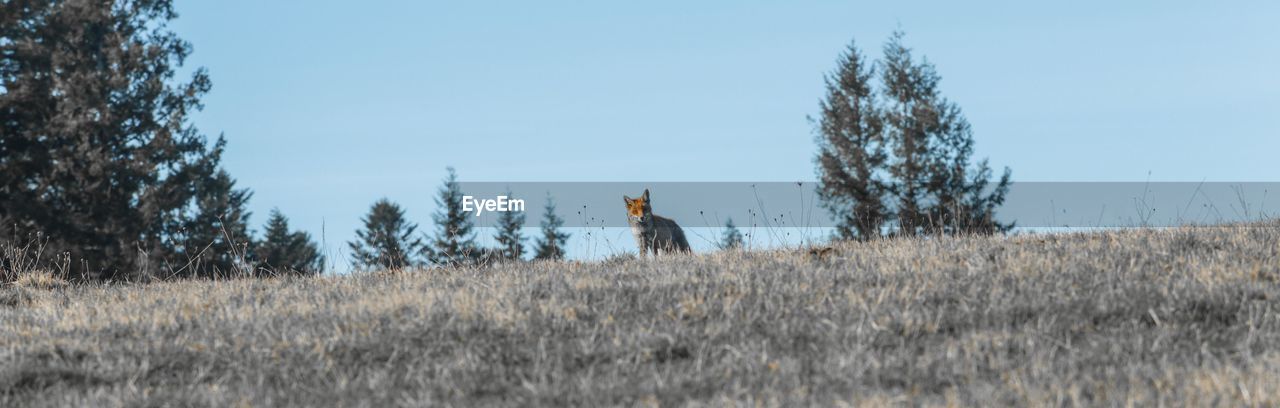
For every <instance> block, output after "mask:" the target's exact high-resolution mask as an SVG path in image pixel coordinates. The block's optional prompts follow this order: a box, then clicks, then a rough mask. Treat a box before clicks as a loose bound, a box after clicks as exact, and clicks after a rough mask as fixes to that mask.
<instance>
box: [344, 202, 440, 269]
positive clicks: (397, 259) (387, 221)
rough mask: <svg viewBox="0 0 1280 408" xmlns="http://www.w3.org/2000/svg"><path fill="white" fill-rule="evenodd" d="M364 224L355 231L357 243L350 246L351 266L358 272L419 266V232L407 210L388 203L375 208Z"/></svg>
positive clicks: (378, 204)
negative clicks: (410, 219) (361, 270)
mask: <svg viewBox="0 0 1280 408" xmlns="http://www.w3.org/2000/svg"><path fill="white" fill-rule="evenodd" d="M361 221H363V222H364V228H363V229H361V230H359V231H356V237H357V238H358V240H356V241H352V242H349V243H347V245H348V246H349V247H350V248H351V257H352V266H354V267H356V268H359V269H396V268H407V267H412V266H415V265H417V264H418V259H417V256H418V255H419V254H421V253H422V251H423V243H422V239H421V238H418V237H416V236H415V232H416V231H417V229H418V226H417V225H416V224H413V223H411V222H409V221H408V220H406V219H405V217H404V210H403V209H401V208H400V206H399V205H397V204H395V203H393V202H391V200H388V199H385V198H383V199H381V200H378V202H376V203H374V204H373V208H371V209H370V210H369V215H366V216H365V217H364V219H362V220H361Z"/></svg>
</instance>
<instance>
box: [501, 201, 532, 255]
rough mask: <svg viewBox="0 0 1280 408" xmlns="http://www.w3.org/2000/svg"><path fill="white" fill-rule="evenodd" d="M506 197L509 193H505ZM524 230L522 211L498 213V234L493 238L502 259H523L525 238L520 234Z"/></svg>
mask: <svg viewBox="0 0 1280 408" xmlns="http://www.w3.org/2000/svg"><path fill="white" fill-rule="evenodd" d="M507 197H511V191H510V190H508V191H507ZM523 229H524V212H523V211H503V212H499V213H498V234H497V236H495V237H494V240H495V241H498V252H499V255H500V256H501V258H502V259H506V260H520V259H522V258H523V257H524V241H525V239H526V238H525V236H524V234H523V233H522V231H523Z"/></svg>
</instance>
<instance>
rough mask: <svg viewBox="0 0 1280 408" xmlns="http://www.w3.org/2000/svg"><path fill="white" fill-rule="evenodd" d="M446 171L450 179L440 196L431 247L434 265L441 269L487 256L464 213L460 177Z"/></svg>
mask: <svg viewBox="0 0 1280 408" xmlns="http://www.w3.org/2000/svg"><path fill="white" fill-rule="evenodd" d="M446 170H447V171H448V172H449V175H448V176H447V177H446V178H445V179H444V185H442V186H441V187H440V190H439V192H438V195H437V196H436V207H437V210H436V213H435V215H434V216H433V217H432V218H433V219H434V220H435V223H436V235H435V239H433V240H432V244H431V253H430V262H431V263H432V264H435V265H441V266H453V265H471V264H475V263H476V262H478V261H479V259H480V257H481V255H483V254H482V253H481V251H480V249H479V247H477V246H476V243H475V233H474V231H473V230H474V229H475V225H474V224H473V223H472V221H471V218H469V217H468V214H467V213H466V212H464V211H462V195H463V194H462V188H461V186H459V185H458V173H457V172H455V171H454V170H453V167H448V168H446Z"/></svg>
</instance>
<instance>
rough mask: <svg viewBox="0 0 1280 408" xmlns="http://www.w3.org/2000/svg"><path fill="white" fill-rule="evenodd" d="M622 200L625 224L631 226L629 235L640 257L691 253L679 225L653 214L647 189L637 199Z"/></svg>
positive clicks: (623, 198) (624, 197)
mask: <svg viewBox="0 0 1280 408" xmlns="http://www.w3.org/2000/svg"><path fill="white" fill-rule="evenodd" d="M622 200H623V201H624V202H626V203H627V222H628V223H629V224H631V235H634V236H635V237H636V246H639V247H640V256H644V255H645V254H646V253H650V252H652V253H653V255H658V254H659V253H664V252H666V253H671V252H683V253H689V252H692V250H690V249H689V241H688V240H686V239H685V238H684V230H682V229H680V225H678V224H676V222H675V221H674V220H672V219H670V218H666V217H660V216H658V215H657V214H654V213H653V203H652V202H651V201H649V189H647V188H646V189H644V194H643V195H641V196H640V197H638V198H631V197H627V196H626V195H623V196H622Z"/></svg>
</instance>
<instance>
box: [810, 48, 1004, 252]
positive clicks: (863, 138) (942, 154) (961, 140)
mask: <svg viewBox="0 0 1280 408" xmlns="http://www.w3.org/2000/svg"><path fill="white" fill-rule="evenodd" d="M903 37H904V34H903V33H902V32H895V33H894V34H893V36H892V37H890V39H889V41H887V42H886V43H885V45H884V59H883V60H881V61H879V62H878V66H879V76H878V78H879V80H880V84H879V85H880V86H879V92H876V90H875V89H874V88H873V87H872V86H871V84H870V80H871V79H872V78H873V77H874V76H875V75H873V74H874V70H872V69H871V68H868V67H866V64H865V63H864V62H863V60H862V58H861V57H860V56H859V54H858V51H857V49H856V48H854V47H853V46H850V47H849V50H848V51H847V52H846V53H845V54H844V55H842V56H841V60H840V61H841V64H840V67H839V68H838V69H837V70H836V72H835V73H834V74H832V75H830V76H828V77H827V81H826V83H827V98H826V99H825V100H824V101H823V102H822V104H821V107H822V118H821V119H820V120H819V121H818V127H817V132H818V147H819V153H818V158H817V160H816V161H817V164H818V173H819V176H820V184H821V186H820V189H819V193H820V195H819V197H820V198H822V200H823V205H824V206H825V207H827V208H828V210H830V211H831V212H832V214H833V215H835V216H836V219H837V221H838V227H837V232H838V234H839V235H840V236H841V237H842V238H846V239H851V238H852V239H872V238H876V237H878V236H880V235H881V231H883V230H888V231H890V232H891V233H893V234H895V235H904V236H912V235H918V234H929V235H935V234H958V233H994V232H1002V231H1007V230H1008V229H1009V228H1011V225H1005V224H1001V223H1000V222H998V221H997V220H996V219H995V210H996V208H997V207H998V206H999V205H1000V204H1001V203H1003V202H1004V197H1005V194H1006V193H1007V192H1008V189H1009V185H1010V171H1009V169H1007V168H1006V169H1005V171H1004V174H1003V175H1002V176H1001V177H1000V179H999V180H998V181H996V183H995V184H994V185H992V184H991V181H990V178H991V177H992V172H991V169H990V167H989V166H988V164H987V161H986V160H982V161H980V162H978V163H977V164H976V165H975V164H972V163H971V156H972V154H973V143H974V142H973V131H972V128H971V127H970V126H969V123H968V121H967V120H966V119H965V118H964V115H963V113H962V112H961V110H960V108H959V107H958V106H957V105H955V104H954V103H952V102H950V101H948V100H947V99H946V98H944V97H943V96H942V95H941V92H940V91H939V88H938V84H939V82H940V80H941V77H940V76H939V75H938V74H937V72H936V70H935V69H934V66H933V64H930V63H929V62H928V61H927V60H923V61H917V60H916V59H915V58H914V57H913V56H912V54H911V49H909V48H907V47H906V45H905V44H904V43H903ZM895 221H896V222H895Z"/></svg>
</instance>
